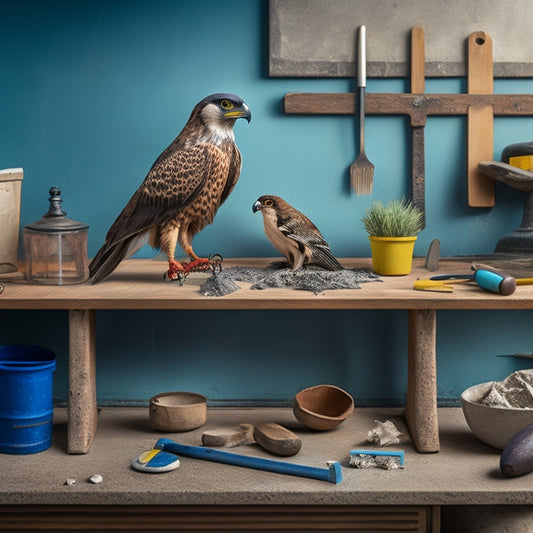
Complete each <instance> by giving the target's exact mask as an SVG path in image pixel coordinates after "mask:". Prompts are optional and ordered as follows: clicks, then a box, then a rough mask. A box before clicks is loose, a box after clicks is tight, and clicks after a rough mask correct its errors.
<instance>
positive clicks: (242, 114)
mask: <svg viewBox="0 0 533 533" xmlns="http://www.w3.org/2000/svg"><path fill="white" fill-rule="evenodd" d="M224 118H235V119H237V118H245V119H246V120H247V121H248V122H250V120H252V113H251V111H250V108H249V107H248V106H247V105H246V104H245V103H244V102H243V103H242V106H241V108H240V109H233V110H232V111H226V113H224Z"/></svg>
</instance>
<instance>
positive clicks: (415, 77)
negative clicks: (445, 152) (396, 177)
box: [411, 27, 426, 227]
mask: <svg viewBox="0 0 533 533" xmlns="http://www.w3.org/2000/svg"><path fill="white" fill-rule="evenodd" d="M424 66H425V50H424V30H423V29H422V28H420V27H416V28H413V29H412V31H411V93H413V94H422V93H423V92H424V89H425V85H426V83H425V82H426V80H425V76H424V72H425V69H424ZM413 118H420V117H419V116H416V117H415V116H413ZM425 124H426V121H425V117H424V121H423V122H422V123H420V121H418V122H416V121H415V122H414V123H413V121H411V128H412V138H411V201H412V202H413V205H414V206H415V207H417V208H418V209H420V211H421V212H422V215H423V218H422V223H423V226H424V227H425V225H426V183H425V181H426V179H425V177H426V164H425V140H424V126H425Z"/></svg>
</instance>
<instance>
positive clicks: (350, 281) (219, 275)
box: [201, 266, 381, 296]
mask: <svg viewBox="0 0 533 533" xmlns="http://www.w3.org/2000/svg"><path fill="white" fill-rule="evenodd" d="M239 281H241V282H244V283H250V284H251V287H250V288H251V289H252V290H261V289H267V288H285V289H296V290H304V291H310V292H313V293H314V294H320V293H321V292H324V291H327V290H338V289H360V288H361V283H367V282H370V281H381V280H380V278H379V276H378V275H377V274H375V273H374V272H371V271H368V270H364V269H345V270H338V271H329V270H322V269H320V268H313V267H307V268H303V269H300V270H291V269H289V268H283V269H280V268H276V267H275V266H269V267H266V268H258V267H230V268H226V269H223V270H222V271H220V272H216V273H214V274H213V276H212V277H211V278H209V279H208V280H207V281H206V282H205V283H204V284H203V285H202V288H201V292H202V294H203V295H204V296H225V295H227V294H231V293H232V292H235V291H237V290H239V289H240V288H241V287H239V285H237V283H236V282H239Z"/></svg>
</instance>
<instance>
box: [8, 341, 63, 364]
mask: <svg viewBox="0 0 533 533" xmlns="http://www.w3.org/2000/svg"><path fill="white" fill-rule="evenodd" d="M55 363H56V355H55V353H54V352H53V351H52V350H49V349H48V348H44V347H43V346H34V345H29V344H16V345H0V368H3V369H11V370H16V369H20V370H31V369H34V368H48V367H55Z"/></svg>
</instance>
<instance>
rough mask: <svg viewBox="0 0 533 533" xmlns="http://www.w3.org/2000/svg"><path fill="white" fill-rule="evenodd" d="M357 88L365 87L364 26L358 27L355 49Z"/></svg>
mask: <svg viewBox="0 0 533 533" xmlns="http://www.w3.org/2000/svg"><path fill="white" fill-rule="evenodd" d="M357 86H358V87H366V26H365V25H364V24H363V25H362V26H360V27H359V45H358V47H357Z"/></svg>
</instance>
